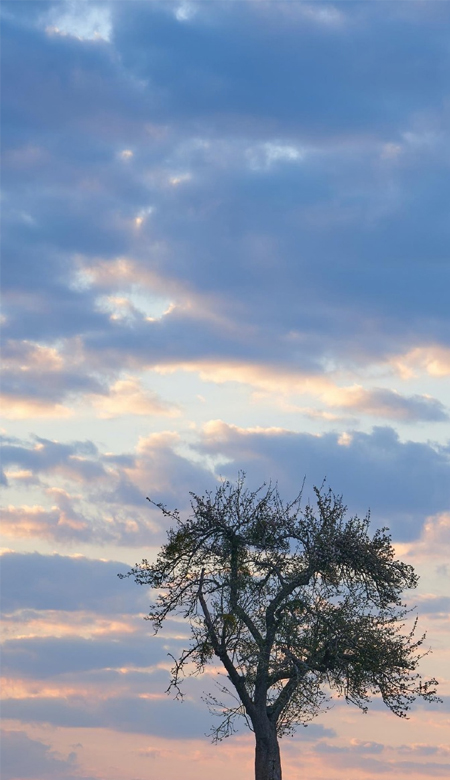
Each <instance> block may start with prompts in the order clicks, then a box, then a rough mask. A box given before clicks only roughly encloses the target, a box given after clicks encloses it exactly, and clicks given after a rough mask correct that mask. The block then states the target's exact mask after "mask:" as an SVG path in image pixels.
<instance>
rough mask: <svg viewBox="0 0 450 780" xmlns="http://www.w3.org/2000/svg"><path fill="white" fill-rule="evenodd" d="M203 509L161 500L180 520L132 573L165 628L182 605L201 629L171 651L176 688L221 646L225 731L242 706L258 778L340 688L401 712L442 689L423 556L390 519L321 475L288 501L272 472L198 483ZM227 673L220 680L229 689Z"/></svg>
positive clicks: (271, 769) (215, 703)
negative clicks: (413, 611) (359, 512)
mask: <svg viewBox="0 0 450 780" xmlns="http://www.w3.org/2000/svg"><path fill="white" fill-rule="evenodd" d="M191 496H192V501H191V506H192V515H191V516H190V517H189V518H187V519H182V518H181V516H180V515H179V513H178V511H173V512H172V511H169V510H168V509H166V508H165V507H164V506H162V505H158V506H159V508H160V509H161V510H162V512H163V513H164V515H165V516H166V517H167V518H169V519H170V520H172V521H173V522H174V527H173V528H172V529H171V530H170V531H169V533H168V541H167V544H165V545H164V546H163V547H162V549H161V551H160V553H159V555H158V557H157V560H156V562H155V563H150V562H149V561H147V560H143V561H142V563H141V564H139V565H136V567H134V568H133V569H132V570H131V571H130V572H129V573H128V575H119V576H132V577H134V578H135V580H136V582H138V583H140V584H142V585H150V586H151V587H152V588H154V589H155V593H156V594H157V595H156V601H155V603H154V604H153V606H152V608H151V611H150V614H149V616H148V619H149V620H151V621H152V622H153V625H154V628H155V631H156V632H157V631H159V630H160V629H161V627H162V626H163V624H164V621H165V619H166V618H167V617H169V616H172V615H182V616H183V617H184V618H186V620H187V621H188V622H189V624H190V628H191V642H190V645H189V647H187V648H186V649H185V650H184V651H183V652H182V654H181V656H180V657H179V658H176V659H175V658H174V665H173V668H172V675H171V681H170V686H169V690H171V689H173V690H175V692H176V695H177V696H179V695H182V693H181V689H180V684H181V681H182V678H183V676H184V675H185V674H186V673H194V674H201V673H202V672H203V670H204V668H205V665H206V664H208V663H210V662H212V661H213V660H214V659H215V658H217V659H218V660H219V661H220V662H221V664H222V665H223V667H224V669H225V671H226V675H227V678H228V681H229V683H231V685H232V686H233V687H234V691H235V705H233V706H225V705H224V704H223V703H222V702H221V701H220V700H219V699H218V698H215V697H213V696H209V697H207V700H208V703H209V705H210V707H211V708H212V709H213V710H215V711H216V712H217V711H218V712H219V713H220V714H221V716H222V719H221V722H220V724H219V725H218V726H217V727H216V728H215V729H214V734H213V736H214V738H215V739H216V740H220V739H222V738H223V737H226V736H229V735H230V734H231V733H232V732H233V730H234V720H235V718H236V717H238V716H243V717H244V718H245V719H246V721H247V724H248V725H249V726H250V728H251V729H252V730H253V731H254V733H255V739H256V759H255V772H256V780H280V779H281V761H280V754H279V747H278V737H281V736H283V735H284V734H289V733H293V731H294V730H295V727H296V726H298V725H300V724H305V723H306V722H307V721H309V720H311V719H312V718H314V717H315V716H316V715H317V714H318V712H319V711H320V710H321V708H322V707H323V705H324V704H325V703H326V699H327V695H328V693H329V692H335V693H336V694H337V695H338V696H342V697H344V698H345V699H346V700H347V701H348V702H351V703H353V704H355V705H356V706H357V707H359V708H361V709H362V710H366V709H367V706H368V704H369V703H370V701H371V697H372V696H373V695H375V694H381V697H382V699H383V701H384V703H385V704H386V705H387V707H388V708H389V709H390V710H391V711H392V712H393V713H394V714H395V715H398V716H399V717H405V716H407V713H408V710H409V708H410V705H411V704H412V702H413V701H414V700H415V699H416V698H417V697H421V698H422V699H425V700H427V701H436V700H437V696H436V691H435V688H436V684H437V683H436V680H434V679H430V680H426V681H424V680H422V678H421V676H420V674H419V673H418V672H417V671H416V670H417V667H418V663H419V660H420V658H421V657H422V656H423V654H424V653H423V652H422V650H421V648H422V644H423V640H424V636H419V637H416V633H415V629H416V622H413V626H412V628H411V629H410V630H405V627H406V624H405V621H406V620H407V618H408V610H407V608H406V606H405V605H404V603H403V601H402V592H403V591H404V590H405V589H410V588H415V587H416V585H417V581H418V578H417V576H416V574H415V572H414V569H413V568H412V566H410V565H408V564H406V563H403V562H401V561H399V560H397V559H396V557H395V552H394V549H393V546H392V543H391V537H390V535H389V533H388V531H387V529H386V528H382V529H380V530H377V531H375V533H374V534H373V535H372V536H371V535H370V534H369V516H367V517H366V518H364V519H359V518H358V517H350V518H347V512H346V507H345V506H344V504H343V502H342V499H341V498H340V497H336V496H335V495H334V494H333V493H332V492H331V491H330V490H325V489H324V488H323V487H322V488H320V489H319V488H315V499H316V502H315V505H312V504H307V505H306V506H305V508H304V509H302V507H301V494H300V495H299V496H298V497H297V498H296V499H295V500H294V501H292V502H291V503H284V502H283V501H282V500H281V498H280V495H279V493H278V489H277V488H276V487H273V486H269V487H267V486H265V487H263V488H260V489H259V490H257V491H250V490H248V489H247V488H246V486H245V479H244V476H242V475H241V476H240V478H239V479H238V482H237V484H236V485H233V484H231V483H229V482H225V483H223V484H221V485H220V487H218V489H217V490H216V492H215V494H212V493H207V494H206V495H205V496H198V495H195V494H191ZM227 692H228V690H227V687H226V686H222V693H227Z"/></svg>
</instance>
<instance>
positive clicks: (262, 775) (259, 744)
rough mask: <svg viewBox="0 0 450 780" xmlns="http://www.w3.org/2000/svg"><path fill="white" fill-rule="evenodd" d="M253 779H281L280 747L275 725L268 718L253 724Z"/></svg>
mask: <svg viewBox="0 0 450 780" xmlns="http://www.w3.org/2000/svg"><path fill="white" fill-rule="evenodd" d="M254 728H255V741H256V749H255V780H281V758H280V747H279V744H278V737H277V732H276V726H275V725H274V724H272V723H271V722H270V721H269V719H268V718H264V719H261V722H260V723H258V724H255V727H254Z"/></svg>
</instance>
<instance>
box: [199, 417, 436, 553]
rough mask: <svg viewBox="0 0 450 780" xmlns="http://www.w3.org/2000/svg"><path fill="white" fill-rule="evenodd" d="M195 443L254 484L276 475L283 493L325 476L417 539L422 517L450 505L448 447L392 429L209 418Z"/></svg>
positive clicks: (380, 521)
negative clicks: (335, 429) (306, 429)
mask: <svg viewBox="0 0 450 780" xmlns="http://www.w3.org/2000/svg"><path fill="white" fill-rule="evenodd" d="M198 446H199V449H200V451H202V452H205V453H209V454H211V455H215V456H216V457H222V458H224V460H226V462H224V463H223V465H221V466H220V471H221V472H222V474H223V475H224V476H229V477H230V478H232V479H234V478H235V476H236V473H237V471H238V470H239V469H242V470H244V471H245V472H246V473H248V474H249V476H250V478H251V480H252V483H255V484H256V483H257V482H259V483H261V482H263V481H264V480H269V479H272V480H278V481H279V484H280V489H281V490H282V492H283V493H286V492H289V493H290V494H291V495H294V494H295V492H296V491H297V490H298V489H299V488H300V486H301V484H302V480H303V478H304V476H305V475H306V477H307V481H308V485H309V486H311V485H312V484H318V485H320V484H321V483H322V480H323V479H324V477H326V478H327V482H328V484H329V485H330V486H331V487H332V489H333V490H334V491H335V492H337V493H342V494H343V495H344V499H345V500H346V502H348V504H349V505H350V507H351V508H352V511H353V508H355V509H356V510H357V511H358V512H360V513H363V514H365V512H366V511H367V509H368V508H369V507H370V509H371V511H372V518H373V523H374V524H376V525H384V524H386V525H388V526H390V527H391V528H392V531H393V533H394V536H395V538H398V539H417V537H418V536H419V535H420V533H421V528H422V525H423V523H424V520H425V517H426V516H427V515H431V514H434V513H435V512H443V511H445V510H446V507H447V506H448V505H449V499H450V496H449V487H448V486H449V484H450V480H449V461H448V454H447V453H446V451H445V449H444V448H439V447H433V446H432V445H431V444H420V443H417V442H413V441H406V442H402V441H401V440H400V439H399V437H398V435H397V434H396V433H395V431H394V430H393V429H392V428H381V427H376V428H374V429H373V431H372V433H371V434H367V433H362V432H358V431H350V432H347V434H346V435H345V436H344V435H339V434H337V433H326V434H321V435H317V434H316V435H312V434H305V433H294V432H292V431H286V430H283V429H279V428H272V429H271V428H268V429H258V428H256V429H251V428H249V429H245V428H239V427H237V426H233V425H227V424H226V423H224V422H222V421H211V422H210V423H208V424H207V425H206V426H205V430H204V438H203V441H202V442H201V443H200V444H199V445H198ZM432 507H434V508H432Z"/></svg>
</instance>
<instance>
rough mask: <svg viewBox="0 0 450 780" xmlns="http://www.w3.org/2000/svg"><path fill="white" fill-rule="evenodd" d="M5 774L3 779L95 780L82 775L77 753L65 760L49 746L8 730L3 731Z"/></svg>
mask: <svg viewBox="0 0 450 780" xmlns="http://www.w3.org/2000/svg"><path fill="white" fill-rule="evenodd" d="M2 772H3V773H4V774H3V777H4V780H18V778H21V780H22V778H28V777H30V778H49V777H56V778H58V780H63V779H64V780H75V778H79V780H94V778H93V777H87V776H86V775H85V774H84V773H83V774H80V769H79V766H78V760H77V755H76V753H75V752H72V753H70V754H69V755H68V757H67V758H66V759H64V758H61V757H60V755H59V754H58V753H57V752H56V751H55V750H52V749H51V746H50V745H47V744H45V743H43V742H40V741H39V740H36V739H30V737H29V736H28V735H27V734H26V732H25V731H12V730H6V729H2Z"/></svg>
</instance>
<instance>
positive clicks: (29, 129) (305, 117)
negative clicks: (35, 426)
mask: <svg viewBox="0 0 450 780" xmlns="http://www.w3.org/2000/svg"><path fill="white" fill-rule="evenodd" d="M254 5H255V4H250V3H247V4H234V5H233V6H228V5H227V4H223V3H214V4H213V6H211V7H209V6H207V5H206V4H202V5H201V6H199V8H198V9H196V13H195V14H194V15H193V16H192V18H190V19H189V20H185V21H184V22H183V21H182V20H180V19H177V17H176V14H175V11H176V8H175V6H172V5H171V4H159V3H151V4H143V3H133V2H131V3H126V4H124V3H112V4H110V6H108V5H106V6H105V8H109V10H110V11H111V14H112V20H113V34H112V38H111V42H110V43H107V42H105V41H103V42H102V41H97V42H93V41H88V40H78V39H77V38H75V37H73V36H71V35H65V36H62V35H55V34H54V35H49V34H48V33H46V32H45V30H44V26H43V25H41V26H40V27H39V26H36V25H34V26H33V24H31V23H27V24H24V22H23V18H21V19H20V20H19V21H18V22H15V21H14V14H13V13H12V10H11V9H12V8H13V6H9V18H8V19H7V21H6V25H7V29H6V32H7V33H8V35H7V39H8V42H7V45H6V46H5V47H4V57H5V61H6V64H5V66H4V81H5V87H6V89H5V90H4V103H5V109H4V124H5V132H4V136H5V145H6V148H7V152H8V154H7V157H6V172H5V184H6V188H7V191H8V197H7V200H6V212H5V217H6V218H5V227H6V237H5V250H8V252H7V254H10V255H11V257H13V258H14V261H13V262H11V263H6V264H5V266H6V267H5V270H4V281H3V283H4V287H5V300H6V304H7V308H8V317H9V319H8V323H7V329H8V333H9V335H10V336H11V338H17V339H26V338H30V337H31V336H32V337H33V338H39V339H43V340H45V341H46V342H49V343H50V342H53V341H55V339H61V338H63V337H65V338H69V337H72V336H74V335H77V334H79V335H80V336H81V337H82V338H83V339H84V340H85V341H86V344H87V346H88V352H89V353H90V354H91V358H92V360H93V361H94V362H96V364H97V366H98V367H99V368H101V369H103V370H105V369H106V367H107V369H106V370H108V371H111V369H112V366H113V365H114V368H115V370H120V368H121V367H123V366H126V365H129V364H130V362H131V361H132V359H133V358H134V360H135V361H141V362H142V361H144V362H145V363H146V364H147V365H149V364H150V365H151V364H155V363H164V362H171V361H184V362H189V361H193V360H194V361H197V360H199V359H204V360H208V359H222V360H224V359H225V360H227V359H229V358H230V356H233V357H234V358H235V359H236V358H238V359H245V360H247V361H250V362H256V363H258V362H262V363H271V364H273V365H277V364H278V365H279V366H284V367H286V366H289V367H290V368H293V367H294V368H301V369H303V370H315V371H320V370H322V365H323V360H324V357H325V356H327V357H328V356H329V355H330V354H331V355H333V357H334V358H336V359H338V360H340V361H344V362H346V361H348V360H349V359H350V360H351V361H352V365H353V363H354V361H356V362H358V361H362V362H364V361H366V360H368V359H369V358H380V357H385V356H386V355H389V354H392V352H393V351H395V352H398V351H401V350H407V349H409V348H410V347H411V346H416V345H417V344H418V343H427V342H429V341H438V342H446V343H448V336H447V335H446V334H447V333H448V306H447V300H446V298H447V296H446V293H445V290H446V289H448V286H449V285H448V266H447V264H446V263H445V259H446V257H445V250H444V247H446V246H447V245H448V237H449V236H448V220H447V214H446V211H445V204H446V202H447V200H448V197H447V194H448V177H447V176H446V173H445V166H446V162H445V160H446V157H445V143H446V142H445V137H446V129H445V121H446V120H445V112H444V113H443V111H444V109H443V106H444V103H445V99H446V94H447V92H446V89H447V88H446V84H447V80H446V76H445V74H446V72H447V70H448V51H447V48H446V41H445V39H444V37H443V34H442V30H443V18H442V17H446V14H447V13H448V11H446V10H445V8H442V9H441V10H440V11H439V12H438V11H437V10H436V9H434V11H433V13H432V14H424V13H421V12H420V11H419V10H418V7H417V8H416V9H415V10H414V12H413V11H411V12H410V13H406V12H404V13H393V12H392V13H389V14H387V15H386V14H385V13H384V12H382V10H381V7H378V6H376V5H373V4H372V6H370V7H369V6H368V5H366V7H364V8H362V7H361V6H357V5H355V4H352V5H347V6H343V7H341V6H339V7H338V8H337V9H335V11H336V15H337V17H339V18H340V20H337V21H336V20H335V22H336V23H334V22H333V20H332V19H331V20H330V19H329V20H328V21H329V23H326V19H325V20H324V18H322V19H321V18H320V14H319V13H317V14H315V13H314V9H310V10H309V11H308V8H307V7H306V6H302V5H301V4H298V9H297V10H292V4H291V8H289V6H286V7H284V10H283V11H282V12H280V9H279V8H278V5H277V10H276V11H275V7H274V6H273V7H271V6H270V5H269V6H265V7H264V10H261V9H259V8H256V7H253V6H254ZM56 7H57V6H56ZM319 10H320V9H319ZM44 15H45V14H44ZM21 17H22V15H21ZM405 29H407V34H406V33H405ZM6 32H5V38H6ZM267 50H270V52H271V57H270V58H267V56H266V52H267ZM25 53H26V54H25ZM24 60H26V62H27V67H26V68H23V67H21V63H22V62H23V61H24ZM119 63H120V64H119ZM368 83H370V85H371V88H370V91H369V90H368V89H367V84H368ZM425 85H426V86H425ZM124 148H128V149H131V150H132V151H133V155H134V156H133V157H132V158H130V160H128V161H127V162H126V163H125V162H124V160H123V159H121V158H120V154H119V153H120V151H121V150H123V149H124ZM383 155H384V157H383ZM185 171H187V172H188V174H189V175H190V176H191V180H186V182H185V183H183V180H181V185H180V186H178V185H177V186H172V185H171V184H170V181H171V177H173V176H175V177H176V175H178V174H179V173H180V172H181V174H184V172H185ZM149 206H151V207H153V208H154V216H151V217H150V218H149V219H148V220H147V222H146V223H145V224H144V225H143V226H142V229H141V230H140V231H136V230H134V229H133V226H132V223H133V219H134V218H135V217H136V215H137V214H138V213H140V211H141V210H142V209H143V208H144V209H145V208H147V207H149ZM4 253H5V256H6V252H4ZM80 253H81V254H83V255H84V256H85V258H86V259H87V261H88V262H90V261H93V260H95V259H98V258H99V257H103V258H104V259H106V260H107V261H108V260H110V259H111V258H113V257H116V256H119V255H126V256H131V257H134V258H136V260H137V262H138V267H140V268H141V269H143V270H145V271H146V272H151V273H156V274H159V275H161V274H162V275H163V277H164V283H165V284H166V285H167V289H169V288H170V285H171V284H172V283H173V282H174V281H176V282H177V283H178V284H179V285H181V288H183V289H184V291H185V294H186V295H189V291H194V292H196V293H197V294H200V295H201V296H209V303H210V306H212V308H213V310H214V311H216V312H219V313H220V314H221V316H222V322H221V323H216V324H214V323H212V322H211V321H207V322H206V325H205V321H204V319H202V317H201V316H195V315H194V316H193V315H192V312H191V313H190V314H189V315H186V312H184V313H183V314H181V313H180V312H178V313H176V314H175V313H174V314H172V316H170V317H167V318H165V319H164V321H163V322H158V323H149V322H146V321H145V319H144V318H143V317H141V318H139V317H138V318H137V319H136V320H135V321H134V322H133V323H127V322H124V321H122V322H117V321H111V320H110V319H109V316H108V315H107V314H106V313H105V312H102V311H100V310H99V307H98V305H97V303H98V302H97V292H98V291H97V290H96V289H95V288H91V289H87V288H85V289H81V288H76V287H74V286H73V278H74V274H75V271H76V269H77V262H78V261H77V262H75V260H74V257H75V256H79V255H80ZM224 322H225V323H226V327H225V328H224V327H223V324H224ZM293 333H294V334H297V336H298V338H297V339H296V340H295V339H294V340H293V339H292V338H291V336H292V334H293ZM83 376H85V377H86V376H88V378H85V379H83ZM32 379H33V378H32V377H31V379H30V378H29V380H28V381H27V378H26V377H24V376H21V375H19V376H17V377H16V376H15V377H13V380H12V381H13V388H14V389H17V390H18V391H19V392H22V393H24V392H27V391H29V392H34V391H35V390H34V385H33V381H32ZM20 381H23V383H24V389H23V390H20V387H19V384H20ZM97 381H99V380H98V377H94V376H92V375H90V374H89V372H88V374H87V375H86V373H83V372H81V374H80V375H79V378H78V379H77V378H76V377H75V376H73V375H71V374H68V375H67V376H66V377H65V378H64V383H65V387H69V386H72V388H73V391H74V392H77V391H81V390H82V387H81V384H82V383H83V382H84V383H89V382H90V383H93V385H95V382H97ZM100 381H101V380H100ZM36 382H38V377H36ZM49 384H50V383H49V382H48V381H47V379H46V376H45V374H44V375H43V376H42V385H43V391H42V392H45V386H47V387H48V386H49ZM93 390H94V391H95V387H93ZM36 392H37V391H36ZM418 403H419V402H418ZM410 408H411V402H410ZM416 412H418V410H417V409H416ZM420 414H422V416H425V418H426V419H428V420H430V419H437V418H438V417H439V415H440V411H439V408H438V407H435V408H434V410H432V409H431V407H430V405H428V406H427V408H425V406H424V405H422V406H421V409H420ZM441 419H442V418H441Z"/></svg>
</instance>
